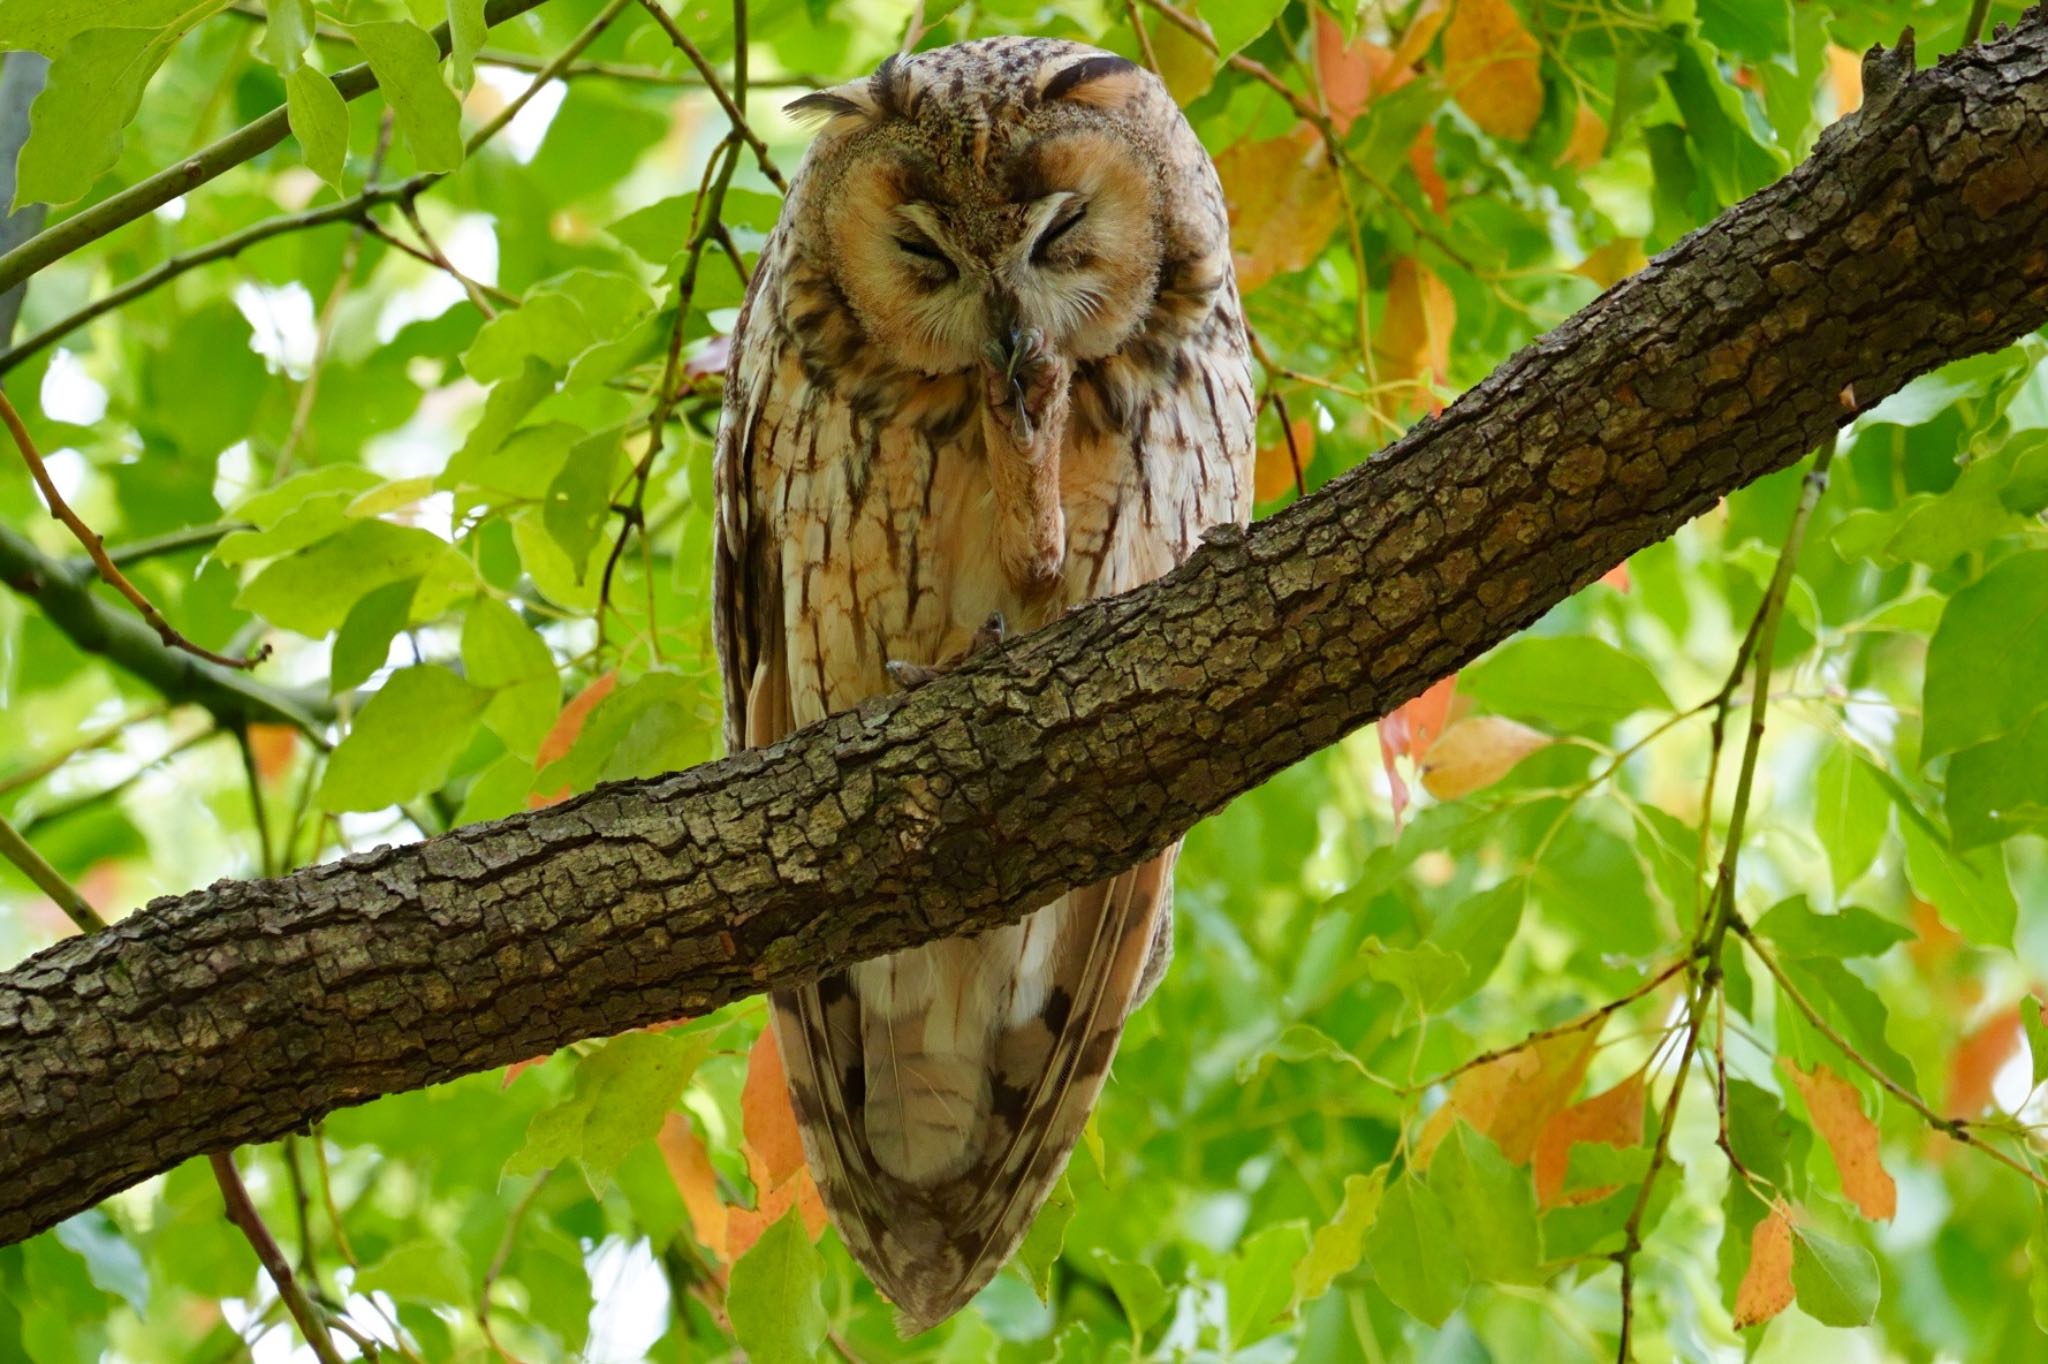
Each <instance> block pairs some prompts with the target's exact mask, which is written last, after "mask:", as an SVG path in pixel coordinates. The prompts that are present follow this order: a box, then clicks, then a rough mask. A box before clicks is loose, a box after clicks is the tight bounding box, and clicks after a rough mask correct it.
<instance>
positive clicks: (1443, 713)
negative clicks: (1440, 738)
mask: <svg viewBox="0 0 2048 1364" xmlns="http://www.w3.org/2000/svg"><path fill="white" fill-rule="evenodd" d="M1457 686H1458V675H1457V674H1456V673H1452V674H1451V675H1450V676H1449V677H1443V678H1438V679H1437V680H1436V681H1435V682H1433V683H1431V684H1430V686H1429V689H1428V690H1427V691H1425V692H1423V693H1422V695H1420V696H1418V697H1416V698H1415V699H1414V700H1412V701H1409V702H1407V703H1406V704H1405V705H1400V706H1396V707H1395V708H1394V709H1393V710H1391V711H1388V712H1387V713H1386V714H1385V715H1383V716H1381V717H1380V722H1379V724H1378V725H1377V726H1375V728H1376V729H1377V730H1378V731H1379V740H1380V762H1381V764H1382V765H1383V766H1385V768H1386V769H1387V785H1388V786H1389V787H1391V788H1392V790H1393V796H1394V828H1395V829H1396V830H1399V829H1400V827H1401V817H1402V815H1403V814H1404V813H1405V812H1406V811H1407V809H1408V783H1407V782H1405V781H1403V780H1402V779H1401V773H1400V771H1399V769H1397V768H1396V767H1395V766H1394V760H1395V759H1396V758H1400V757H1403V756H1406V757H1407V758H1408V759H1409V760H1410V761H1413V762H1420V761H1421V760H1422V755H1423V754H1425V753H1427V752H1428V751H1429V746H1430V745H1431V744H1433V743H1435V742H1436V736H1437V735H1439V734H1441V733H1442V732H1443V728H1444V722H1445V720H1446V719H1447V718H1448V717H1449V715H1450V713H1451V699H1452V693H1453V692H1454V691H1456V689H1457Z"/></svg>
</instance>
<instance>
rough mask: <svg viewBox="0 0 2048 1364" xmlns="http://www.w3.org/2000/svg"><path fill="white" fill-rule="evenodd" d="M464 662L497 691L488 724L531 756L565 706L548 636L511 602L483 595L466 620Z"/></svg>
mask: <svg viewBox="0 0 2048 1364" xmlns="http://www.w3.org/2000/svg"><path fill="white" fill-rule="evenodd" d="M462 664H463V667H464V668H466V669H467V670H468V672H469V680H470V681H472V682H474V683H476V685H478V686H480V687H488V688H490V689H491V690H493V691H494V692H496V693H497V694H496V695H495V696H493V697H492V698H491V703H490V705H489V706H488V707H486V708H485V710H484V717H483V718H484V725H485V726H486V727H487V728H488V729H490V731H491V732H492V733H493V734H496V735H497V736H498V737H499V738H500V739H502V740H503V741H504V743H505V747H506V748H508V749H510V750H512V752H513V753H515V754H517V755H518V756H520V757H522V758H524V759H526V760H527V761H528V762H531V761H532V760H533V756H534V754H535V752H536V751H538V749H539V748H540V742H541V740H542V739H544V738H546V737H547V732H548V729H549V727H550V726H551V725H552V724H553V723H554V719H555V715H556V714H557V712H559V711H560V710H561V699H562V681H561V676H560V674H559V673H558V672H557V671H556V669H555V659H554V655H553V654H552V653H550V652H549V651H548V646H547V643H546V641H544V640H543V639H541V637H540V636H539V635H538V634H536V633H535V632H534V631H533V629H532V628H531V627H529V626H528V625H527V624H526V622H525V621H523V620H521V619H519V615H518V613H517V612H515V611H514V610H513V609H512V608H511V607H509V606H507V605H505V604H504V603H503V602H501V601H499V600H497V599H496V598H495V597H478V598H477V599H476V601H475V603H474V604H472V605H471V607H470V609H469V612H468V614H467V615H466V616H465V617H464V618H463V622H462ZM530 775H531V774H530V772H529V776H530Z"/></svg>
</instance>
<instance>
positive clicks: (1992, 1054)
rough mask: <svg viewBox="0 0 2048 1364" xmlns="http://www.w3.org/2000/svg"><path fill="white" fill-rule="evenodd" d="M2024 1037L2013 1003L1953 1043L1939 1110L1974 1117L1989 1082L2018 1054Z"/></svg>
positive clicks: (1985, 1104) (1987, 1097)
mask: <svg viewBox="0 0 2048 1364" xmlns="http://www.w3.org/2000/svg"><path fill="white" fill-rule="evenodd" d="M2025 1036H2026V1034H2025V1033H2024V1032H2023V1031H2022V1030H2021V1027H2020V1011H2019V1007H2018V1006H2017V1005H2015V1006H2013V1007H2012V1008H2010V1009H2007V1010H2005V1011H2004V1012H2003V1013H2000V1014H1999V1015H1998V1016H1997V1017H1995V1018H1993V1019H1991V1020H1990V1021H1989V1022H1988V1023H1985V1024H1984V1025H1983V1026H1982V1027H1980V1028H1978V1029H1977V1030H1976V1031H1974V1032H1972V1033H1971V1034H1970V1035H1969V1036H1968V1037H1965V1038H1964V1039H1963V1040H1962V1041H1961V1042H1959V1043H1957V1044H1956V1050H1955V1055H1954V1056H1951V1057H1950V1058H1949V1063H1948V1103H1947V1106H1946V1107H1945V1108H1944V1110H1943V1111H1944V1112H1946V1113H1947V1114H1948V1116H1949V1117H1951V1118H1974V1117H1977V1116H1978V1115H1979V1114H1981V1113H1983V1111H1984V1110H1985V1109H1987V1108H1989V1107H1990V1106H1991V1084H1992V1081H1994V1080H1996V1079H1997V1078H1998V1072H1999V1071H2001V1070H2003V1069H2005V1063H2006V1062H2007V1061H2010V1060H2011V1059H2012V1058H2013V1057H2014V1056H2015V1055H2017V1054H2018V1053H2019V1049H2020V1042H2021V1041H2022V1040H2023V1039H2024V1038H2025Z"/></svg>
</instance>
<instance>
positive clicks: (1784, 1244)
mask: <svg viewBox="0 0 2048 1364" xmlns="http://www.w3.org/2000/svg"><path fill="white" fill-rule="evenodd" d="M1791 1305H1792V1222H1791V1220H1790V1219H1789V1218H1788V1217H1787V1216H1786V1213H1785V1204H1784V1202H1783V1201H1782V1200H1780V1201H1779V1202H1777V1203H1775V1204H1773V1205H1772V1206H1771V1210H1770V1212H1769V1213H1768V1214H1767V1215H1766V1216H1765V1217H1764V1220H1763V1221H1761V1222H1759V1223H1757V1224H1756V1230H1755V1231H1752V1232H1751V1233H1750V1234H1749V1269H1748V1270H1747V1271H1746V1272H1745V1273H1744V1274H1743V1276H1742V1284H1741V1286H1740V1287H1739V1288H1737V1289H1736V1290H1735V1327H1736V1329H1737V1330H1741V1329H1743V1328H1744V1327H1749V1326H1756V1325H1759V1324H1761V1323H1763V1322H1766V1321H1769V1320H1770V1319H1771V1318H1772V1317H1775V1316H1777V1315H1778V1313H1780V1312H1782V1311H1784V1310H1785V1309H1786V1308H1787V1307H1790V1306H1791Z"/></svg>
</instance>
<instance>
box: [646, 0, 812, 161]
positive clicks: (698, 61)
mask: <svg viewBox="0 0 2048 1364" xmlns="http://www.w3.org/2000/svg"><path fill="white" fill-rule="evenodd" d="M640 8H642V9H644V10H646V11H647V12H648V14H650V15H652V16H653V17H654V22H655V23H657V24H659V25H661V31H662V32H664V33H666V34H668V40H669V41H670V42H672V43H674V44H675V45H676V49H677V50H678V51H680V52H681V53H682V54H683V55H684V56H685V57H688V58H689V59H690V65H692V66H694V67H696V68H697V74H698V75H700V76H702V77H703V78H704V88H705V89H707V90H709V91H710V92H711V93H712V95H713V96H714V97H716V98H717V100H718V105H719V107H720V108H722V109H724V110H725V116H726V118H727V119H728V120H730V121H731V123H732V126H733V131H735V132H737V133H738V134H739V135H740V136H741V137H742V138H743V139H745V141H746V144H747V146H749V147H751V148H752V149H753V152H754V161H755V163H756V164H757V165H759V166H760V167H761V174H763V175H765V176H767V177H768V183H769V184H771V185H773V186H775V188H777V189H779V190H781V191H782V192H783V193H784V194H787V193H789V182H788V181H786V180H784V179H783V178H782V172H781V171H778V170H776V169H775V163H774V162H773V161H771V160H769V158H768V144H767V143H766V142H763V141H762V140H761V135H760V134H759V133H757V132H755V131H754V129H753V127H752V125H750V124H749V123H748V122H747V116H746V113H745V111H744V110H742V109H741V107H740V106H739V104H738V103H736V102H735V101H734V100H733V97H732V96H731V95H730V94H728V93H727V92H726V88H725V84H724V82H722V81H720V80H719V79H718V72H717V71H715V70H713V69H712V66H711V63H710V62H708V61H706V60H705V59H704V54H703V53H702V52H699V51H698V50H697V45H696V44H695V43H693V42H691V41H690V36H689V35H688V34H687V33H684V32H683V30H682V27H681V26H680V25H678V24H677V23H676V21H675V19H674V18H673V17H671V16H670V14H669V12H668V11H667V10H665V9H663V8H662V7H661V3H660V0H640ZM745 32H746V30H745V29H744V28H739V29H737V30H736V31H735V34H734V37H735V42H734V51H735V53H736V54H737V57H736V60H737V61H739V62H742V63H744V62H745V61H746V56H745V53H746V48H747V44H746V40H745Z"/></svg>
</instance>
